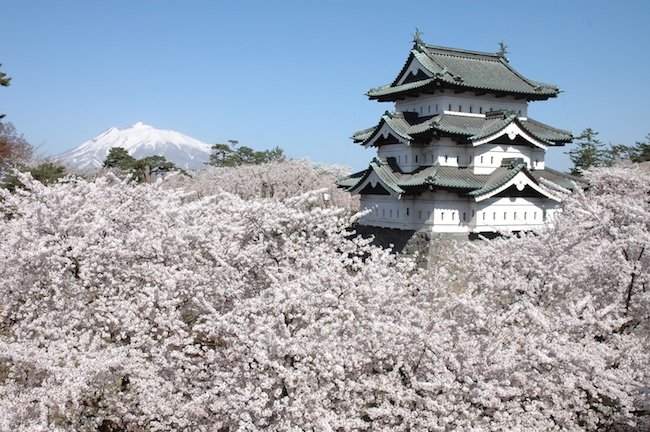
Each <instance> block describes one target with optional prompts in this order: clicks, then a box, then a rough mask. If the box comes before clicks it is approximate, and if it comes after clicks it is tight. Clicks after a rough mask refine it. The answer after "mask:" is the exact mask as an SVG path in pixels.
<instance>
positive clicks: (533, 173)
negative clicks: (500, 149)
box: [338, 158, 583, 201]
mask: <svg viewBox="0 0 650 432" xmlns="http://www.w3.org/2000/svg"><path fill="white" fill-rule="evenodd" d="M371 177H372V178H371ZM373 179H374V181H375V182H377V183H381V186H382V187H383V188H384V189H385V190H386V191H388V193H390V194H393V195H398V196H401V195H418V194H420V193H421V192H423V191H425V190H427V189H445V190H451V191H456V192H458V193H461V194H463V195H467V196H470V197H473V198H474V199H476V200H477V201H480V200H482V199H485V198H488V197H490V196H493V195H494V194H496V193H498V192H500V191H502V190H505V189H506V188H508V187H510V186H512V185H515V183H516V186H517V187H519V188H521V189H520V190H523V188H525V187H529V188H532V189H534V190H535V191H536V192H537V193H539V194H541V195H544V196H546V197H547V198H551V199H554V200H558V201H559V198H558V197H557V195H556V192H555V191H553V190H552V189H551V188H549V187H547V186H545V185H544V184H543V183H544V181H543V180H545V181H547V182H550V183H552V184H553V185H555V186H557V187H559V188H562V189H567V190H572V189H573V188H574V185H575V183H576V182H578V183H583V181H582V180H581V179H578V178H576V177H573V176H570V175H568V174H564V173H561V172H559V171H555V170H551V169H544V170H530V169H529V168H528V167H527V165H526V163H525V162H524V161H523V160H522V159H511V160H504V161H503V163H502V166H501V167H499V168H497V169H495V170H494V171H493V172H492V173H490V174H475V173H474V171H473V170H472V168H466V167H453V166H439V165H434V166H429V167H421V168H418V169H416V170H415V171H413V172H409V173H406V172H403V171H402V170H401V169H400V168H399V167H398V165H397V163H396V161H395V158H375V159H373V160H372V162H371V163H370V166H369V167H368V168H367V169H366V170H363V171H360V172H358V173H355V174H352V175H351V176H348V177H346V178H344V179H341V180H339V181H338V185H339V187H342V188H344V189H346V190H348V191H350V192H359V191H361V190H362V189H363V188H364V186H366V185H367V184H368V183H369V182H370V181H371V180H373ZM542 179H543V180H542Z"/></svg>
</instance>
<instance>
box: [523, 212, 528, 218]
mask: <svg viewBox="0 0 650 432" xmlns="http://www.w3.org/2000/svg"><path fill="white" fill-rule="evenodd" d="M527 218H528V212H524V220H526V219H527Z"/></svg>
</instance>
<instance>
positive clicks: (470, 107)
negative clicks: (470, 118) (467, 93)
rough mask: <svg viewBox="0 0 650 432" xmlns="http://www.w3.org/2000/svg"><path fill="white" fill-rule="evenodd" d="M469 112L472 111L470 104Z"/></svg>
mask: <svg viewBox="0 0 650 432" xmlns="http://www.w3.org/2000/svg"><path fill="white" fill-rule="evenodd" d="M469 112H470V114H471V112H472V106H471V105H470V106H469Z"/></svg>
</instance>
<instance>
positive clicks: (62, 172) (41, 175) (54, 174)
mask: <svg viewBox="0 0 650 432" xmlns="http://www.w3.org/2000/svg"><path fill="white" fill-rule="evenodd" d="M20 171H22V172H29V173H30V174H31V175H32V177H33V178H34V179H35V180H38V181H39V182H41V183H43V184H45V185H48V184H52V183H55V182H57V181H58V180H59V179H60V178H63V177H65V176H66V175H67V172H66V169H65V167H64V166H63V165H58V164H56V163H53V162H42V163H40V164H38V165H35V166H33V167H24V168H23V169H22V170H20ZM0 187H2V188H5V189H9V190H10V191H12V192H13V191H14V190H16V189H18V188H22V187H23V184H22V182H21V181H20V179H19V178H18V176H17V175H16V173H15V172H11V173H8V174H7V175H6V176H5V177H4V179H3V181H2V183H1V184H0Z"/></svg>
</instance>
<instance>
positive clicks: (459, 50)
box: [422, 43, 501, 60]
mask: <svg viewBox="0 0 650 432" xmlns="http://www.w3.org/2000/svg"><path fill="white" fill-rule="evenodd" d="M422 45H423V46H424V47H425V48H427V49H432V50H437V51H448V52H450V53H453V54H467V55H470V56H483V57H490V58H493V59H494V60H498V59H499V58H501V57H500V56H499V55H498V54H497V53H491V52H487V51H474V50H468V49H463V48H452V47H445V46H441V45H429V44H427V43H423V44H422Z"/></svg>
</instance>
